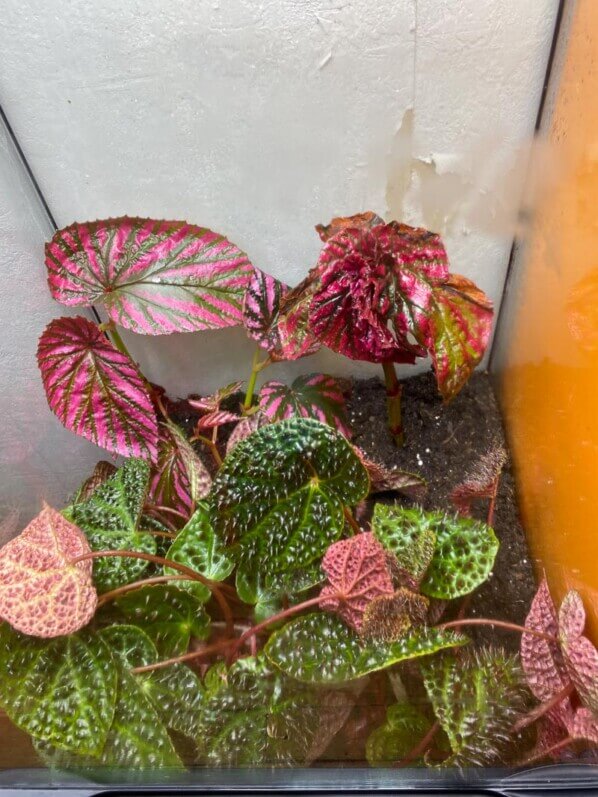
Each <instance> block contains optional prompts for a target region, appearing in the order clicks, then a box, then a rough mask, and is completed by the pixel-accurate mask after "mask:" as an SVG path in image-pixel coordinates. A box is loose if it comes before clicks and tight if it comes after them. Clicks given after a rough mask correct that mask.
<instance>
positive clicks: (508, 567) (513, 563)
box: [348, 373, 536, 650]
mask: <svg viewBox="0 0 598 797" xmlns="http://www.w3.org/2000/svg"><path fill="white" fill-rule="evenodd" d="M402 384H403V398H402V406H403V425H404V428H405V445H404V446H403V447H402V448H400V449H399V448H396V447H395V446H394V444H393V442H392V439H391V437H390V434H389V433H388V431H387V426H386V394H385V388H384V384H383V382H382V381H381V380H378V379H368V380H356V381H354V382H353V392H352V395H351V398H350V400H349V402H348V405H349V417H350V421H351V426H352V429H353V431H354V438H353V442H354V443H355V444H356V445H358V446H360V447H361V448H363V449H364V451H366V453H367V454H368V455H369V456H370V457H371V458H372V459H374V460H376V461H377V462H379V463H381V464H383V465H386V466H387V467H393V466H397V467H398V468H402V469H403V470H407V471H411V472H414V473H418V474H420V475H421V476H423V477H424V478H425V479H426V481H427V482H428V491H427V494H426V495H425V497H424V498H423V499H421V500H420V501H419V503H421V504H422V505H423V506H424V508H425V509H442V510H452V505H451V502H450V500H449V494H450V492H451V490H452V489H453V487H455V486H456V485H457V484H459V482H461V481H462V480H463V478H464V476H465V474H466V473H467V472H468V471H469V470H470V469H471V468H472V466H473V465H474V464H475V462H476V460H477V459H478V458H479V457H480V456H482V455H483V454H485V453H486V451H487V450H488V449H489V448H490V447H491V446H492V444H493V442H499V443H501V444H502V445H504V447H505V449H506V440H505V436H504V430H503V426H502V420H501V416H500V412H499V409H498V405H497V402H496V398H495V396H494V392H493V389H492V385H491V382H490V378H489V377H488V375H487V374H484V373H481V374H475V375H474V376H473V378H472V379H471V380H470V381H469V383H468V384H467V385H466V386H465V387H464V388H463V390H462V391H461V393H459V395H458V396H457V397H456V398H455V399H453V401H451V402H450V403H449V404H443V402H442V399H441V397H440V396H439V394H438V390H437V388H436V384H435V380H434V376H433V374H432V373H425V374H420V375H418V376H415V377H411V378H410V379H407V380H405V381H403V383H402ZM377 500H378V499H377ZM393 500H395V499H393ZM400 500H405V501H406V502H407V499H400ZM486 512H487V502H480V505H479V507H477V508H476V509H475V510H474V515H475V516H476V517H479V519H480V520H485V519H486ZM494 530H495V533H496V535H497V537H498V538H499V540H500V549H499V552H498V556H497V558H496V564H495V567H494V571H493V574H492V577H491V578H490V579H489V581H487V582H486V583H485V584H484V585H483V586H482V587H480V589H479V590H477V591H476V592H475V594H474V596H473V598H472V600H471V603H470V604H469V606H468V609H467V616H468V617H491V618H497V619H500V620H510V621H512V622H516V623H523V621H524V620H525V617H526V615H527V612H528V610H529V606H530V603H531V600H532V598H533V595H534V592H535V589H536V580H535V576H534V572H533V568H532V563H531V558H530V554H529V550H528V546H527V540H526V538H525V533H524V531H523V528H522V525H521V521H520V518H519V511H518V507H517V499H516V495H515V484H514V480H513V474H512V471H511V464H510V461H508V462H507V464H506V466H505V468H504V470H503V474H502V477H501V480H500V486H499V491H498V497H497V502H496V509H495V516H494ZM448 616H450V615H448V613H447V615H445V617H448ZM443 619H444V618H443ZM474 630H475V633H474ZM466 633H467V634H468V635H469V636H472V637H475V638H476V639H478V640H480V641H483V642H492V643H494V644H496V643H500V644H501V645H502V646H504V647H507V648H509V649H512V650H516V649H518V647H519V635H518V634H516V633H511V632H508V631H501V630H499V629H496V630H494V629H489V630H488V631H487V630H486V629H474V628H471V629H467V630H466Z"/></svg>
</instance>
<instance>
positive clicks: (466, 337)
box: [424, 274, 493, 400]
mask: <svg viewBox="0 0 598 797" xmlns="http://www.w3.org/2000/svg"><path fill="white" fill-rule="evenodd" d="M492 318H493V305H492V302H491V301H490V299H488V297H487V296H486V294H485V293H484V292H483V291H482V290H480V289H479V288H478V287H477V286H476V285H475V284H474V283H473V282H472V281H471V280H468V279H467V278H466V277H462V276H460V275H459V274H452V275H451V276H450V277H449V278H448V280H447V281H446V282H445V283H444V284H443V285H441V286H439V287H438V288H436V289H435V290H434V306H433V309H432V312H431V313H430V323H429V327H428V330H427V334H426V336H425V338H424V339H425V340H426V344H425V345H426V347H427V349H428V351H429V352H430V354H431V355H432V361H433V363H434V371H435V373H436V381H437V383H438V389H439V390H440V393H441V394H442V396H443V398H444V399H447V400H448V399H451V398H453V396H456V395H457V393H458V392H459V391H460V390H461V388H462V387H463V385H464V384H465V383H466V382H467V380H468V379H469V377H470V376H471V374H472V372H473V370H474V369H475V367H476V366H477V365H478V363H479V362H480V360H481V359H482V357H483V356H484V352H485V351H486V347H487V346H488V341H489V340H490V333H491V331H492Z"/></svg>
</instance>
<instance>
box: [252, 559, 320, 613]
mask: <svg viewBox="0 0 598 797" xmlns="http://www.w3.org/2000/svg"><path fill="white" fill-rule="evenodd" d="M323 580H324V573H323V572H322V568H321V567H320V563H319V562H312V563H311V564H310V565H307V567H304V568H299V569H297V570H288V571H287V572H285V573H270V574H268V575H265V576H264V575H262V574H261V573H259V572H249V571H245V570H237V576H236V587H237V594H238V595H239V597H240V598H241V600H242V601H244V602H245V603H249V604H251V605H252V606H253V607H254V610H253V613H254V617H255V620H256V622H258V623H259V622H261V621H262V620H265V619H266V618H267V617H270V616H271V615H273V614H276V612H278V611H280V609H281V607H282V599H283V598H284V597H286V598H287V599H289V602H290V603H295V602H298V601H297V600H294V599H295V598H297V597H298V596H300V595H301V593H302V592H305V591H306V590H308V589H311V588H312V587H315V586H317V585H318V584H320V583H321V582H322V581H323Z"/></svg>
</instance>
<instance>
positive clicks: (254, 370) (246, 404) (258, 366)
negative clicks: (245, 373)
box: [243, 349, 270, 412]
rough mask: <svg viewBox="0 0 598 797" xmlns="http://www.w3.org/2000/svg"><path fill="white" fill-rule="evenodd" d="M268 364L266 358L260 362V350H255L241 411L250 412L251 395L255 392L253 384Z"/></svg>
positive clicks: (267, 358)
mask: <svg viewBox="0 0 598 797" xmlns="http://www.w3.org/2000/svg"><path fill="white" fill-rule="evenodd" d="M269 364H270V357H266V359H265V360H261V361H260V350H259V349H256V352H255V354H254V355H253V361H252V363H251V373H250V374H249V379H248V380H247V391H246V393H245V400H244V401H243V409H244V410H245V412H247V410H250V409H251V407H252V405H253V394H254V391H255V383H256V381H257V375H258V374H259V372H260V371H261V370H262V368H265V367H266V366H267V365H269Z"/></svg>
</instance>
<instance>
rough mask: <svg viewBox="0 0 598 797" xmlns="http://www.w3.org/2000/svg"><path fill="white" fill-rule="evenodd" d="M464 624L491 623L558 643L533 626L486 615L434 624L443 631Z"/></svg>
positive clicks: (497, 626)
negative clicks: (528, 626)
mask: <svg viewBox="0 0 598 797" xmlns="http://www.w3.org/2000/svg"><path fill="white" fill-rule="evenodd" d="M466 625H491V626H495V627H496V628H506V629H507V630H508V631H518V632H519V633H521V634H531V635H532V636H537V637H539V638H540V639H545V640H546V641H547V642H552V643H553V644H555V645H556V644H558V639H557V638H556V637H553V636H550V634H544V633H543V632H542V631H536V630H535V628H526V627H525V626H524V625H517V623H507V622H505V621H504V620H490V619H488V618H486V617H480V618H477V617H476V618H475V619H466V620H451V622H450V623H442V624H441V625H437V626H434V627H435V628H437V629H438V630H439V631H443V630H444V629H446V628H461V627H462V626H466Z"/></svg>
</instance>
